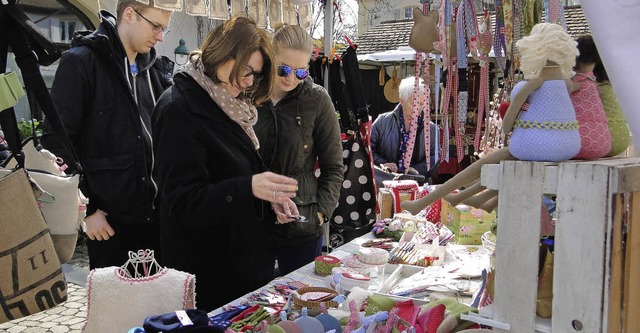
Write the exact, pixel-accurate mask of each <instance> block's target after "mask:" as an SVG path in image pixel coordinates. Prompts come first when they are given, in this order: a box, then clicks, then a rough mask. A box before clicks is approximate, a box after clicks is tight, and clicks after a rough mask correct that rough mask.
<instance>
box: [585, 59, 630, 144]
mask: <svg viewBox="0 0 640 333" xmlns="http://www.w3.org/2000/svg"><path fill="white" fill-rule="evenodd" d="M593 74H594V75H595V77H596V82H597V83H598V93H599V95H600V100H601V101H602V106H603V107H604V113H605V114H606V115H607V125H608V126H609V133H610V134H611V150H610V151H609V153H607V156H617V155H620V154H622V153H623V152H624V151H625V150H627V148H628V147H629V144H630V143H631V131H630V130H629V124H627V120H626V119H625V117H624V113H623V112H622V108H621V107H620V103H618V97H616V92H615V91H614V90H613V86H612V85H611V82H609V76H608V75H607V71H606V70H605V68H604V65H603V64H602V61H601V60H600V59H598V61H597V62H596V65H595V67H594V68H593Z"/></svg>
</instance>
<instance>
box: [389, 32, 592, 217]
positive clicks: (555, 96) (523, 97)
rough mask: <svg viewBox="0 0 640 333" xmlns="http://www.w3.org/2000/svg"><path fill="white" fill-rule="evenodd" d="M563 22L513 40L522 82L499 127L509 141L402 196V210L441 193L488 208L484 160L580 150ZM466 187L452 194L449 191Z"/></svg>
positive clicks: (491, 197) (491, 199)
mask: <svg viewBox="0 0 640 333" xmlns="http://www.w3.org/2000/svg"><path fill="white" fill-rule="evenodd" d="M576 44H577V43H576V41H574V40H573V39H572V38H571V36H569V34H567V32H566V31H565V30H564V28H562V26H560V25H558V24H555V23H539V24H536V25H535V26H534V27H533V29H532V30H531V35H529V36H527V37H524V38H522V39H521V40H519V41H518V42H516V46H517V47H518V50H519V51H520V53H521V54H522V57H521V61H520V64H521V66H520V69H521V70H522V72H523V74H524V78H525V80H524V81H521V82H518V83H517V84H516V86H515V87H514V89H513V91H512V94H511V103H510V105H509V108H508V110H507V112H506V114H505V117H504V120H503V132H504V133H509V132H511V130H512V129H513V132H512V133H511V139H510V141H509V145H508V146H507V147H504V148H502V149H499V150H496V151H494V152H492V153H490V154H488V155H486V156H485V157H483V158H481V159H479V160H477V161H476V162H474V163H473V164H471V165H470V166H469V167H467V168H466V169H464V170H463V171H461V172H460V173H458V174H457V175H455V176H454V177H453V178H451V179H450V180H448V181H447V182H445V183H444V184H442V185H440V186H438V187H436V189H435V190H434V191H432V192H431V193H429V194H427V195H426V196H424V197H422V198H420V199H417V200H412V201H404V202H402V204H401V206H402V208H403V209H406V210H408V211H410V212H411V213H412V214H417V213H418V212H420V211H421V210H422V209H424V208H425V207H427V206H428V205H430V204H432V203H434V202H435V201H437V200H438V199H440V198H445V200H447V201H448V202H450V203H451V204H452V205H457V204H458V203H460V202H464V203H465V204H467V205H470V206H473V207H477V208H481V209H484V210H486V211H492V210H494V209H495V207H496V206H497V203H498V200H497V191H496V190H486V189H485V187H484V186H482V185H480V182H479V180H480V171H481V169H482V165H484V164H493V163H498V162H500V161H503V160H513V159H521V160H527V161H549V162H560V161H563V160H568V159H571V158H573V157H574V156H575V155H576V154H577V153H578V151H579V150H580V134H579V132H578V123H577V120H576V117H575V112H574V110H573V106H572V104H571V100H570V97H569V87H570V85H571V82H570V80H569V79H570V77H571V76H572V74H573V71H572V69H573V66H574V65H575V61H576V59H575V58H576V56H577V55H578V49H577V47H576ZM462 187H465V189H464V190H462V191H460V192H458V193H456V194H452V191H454V190H457V189H459V188H462Z"/></svg>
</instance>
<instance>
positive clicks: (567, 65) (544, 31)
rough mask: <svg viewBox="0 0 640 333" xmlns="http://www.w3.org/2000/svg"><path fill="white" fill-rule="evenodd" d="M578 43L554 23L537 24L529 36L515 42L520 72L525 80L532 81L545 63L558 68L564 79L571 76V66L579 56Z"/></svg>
mask: <svg viewBox="0 0 640 333" xmlns="http://www.w3.org/2000/svg"><path fill="white" fill-rule="evenodd" d="M577 45H578V43H577V42H576V41H575V40H573V38H571V36H569V34H568V33H567V32H566V31H565V30H564V28H563V27H562V26H560V25H558V24H555V23H538V24H536V25H535V26H534V27H533V29H531V34H530V35H529V36H526V37H524V38H522V39H520V40H519V41H517V42H516V47H518V50H519V51H520V54H521V55H522V56H521V58H520V70H522V73H523V74H524V77H525V79H533V78H536V77H538V76H539V75H540V72H541V71H542V69H543V68H544V66H545V65H547V61H550V62H553V63H554V64H557V65H558V67H560V71H561V72H562V74H563V75H565V76H566V78H569V77H571V76H572V75H573V66H574V65H575V64H576V56H577V55H578V54H579V52H578V48H577Z"/></svg>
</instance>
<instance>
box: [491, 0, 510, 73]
mask: <svg viewBox="0 0 640 333" xmlns="http://www.w3.org/2000/svg"><path fill="white" fill-rule="evenodd" d="M495 1H496V3H495V8H496V22H495V24H494V27H495V28H494V29H495V30H494V32H493V53H494V57H495V58H496V63H497V64H498V66H499V67H500V69H501V70H502V72H504V71H505V69H506V59H505V57H506V54H507V44H506V40H505V36H504V30H505V28H504V12H503V10H502V0H495Z"/></svg>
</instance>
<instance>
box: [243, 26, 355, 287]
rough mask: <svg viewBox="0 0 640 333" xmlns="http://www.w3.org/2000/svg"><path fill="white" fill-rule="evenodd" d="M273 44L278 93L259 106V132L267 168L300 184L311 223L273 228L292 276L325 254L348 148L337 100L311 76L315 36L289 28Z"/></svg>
mask: <svg viewBox="0 0 640 333" xmlns="http://www.w3.org/2000/svg"><path fill="white" fill-rule="evenodd" d="M273 44H274V48H275V66H276V76H275V82H274V86H273V91H272V92H271V95H270V99H269V100H267V101H266V102H265V103H263V104H262V105H261V106H260V107H258V123H257V124H256V125H255V126H254V128H255V131H256V135H257V136H258V138H259V140H260V154H261V155H262V157H263V160H264V161H265V163H266V164H267V168H269V169H270V170H271V171H273V172H275V173H278V174H282V175H286V176H289V177H292V178H295V179H296V180H297V181H298V186H299V189H298V192H297V195H296V197H295V198H293V201H294V202H295V203H296V205H297V207H298V210H299V212H300V215H302V216H305V217H306V218H307V220H308V222H298V221H295V222H291V223H287V224H272V225H271V231H272V234H273V236H274V237H275V241H276V257H277V261H278V268H279V273H280V274H281V275H286V274H288V273H289V272H291V271H294V270H295V269H297V268H299V267H302V266H304V265H305V264H308V263H310V262H312V261H313V260H314V259H315V257H317V256H318V255H320V253H321V251H322V227H321V226H322V224H323V223H325V222H326V221H328V218H329V217H331V215H332V214H333V210H334V209H335V208H336V205H337V203H338V197H339V196H340V188H341V186H342V180H343V171H342V166H343V163H342V143H341V139H340V127H339V124H338V117H337V114H336V112H335V109H334V107H333V103H332V102H331V98H330V97H329V94H328V93H327V91H326V90H325V89H324V88H323V87H322V86H320V85H317V84H314V83H313V80H312V79H311V77H309V70H308V66H309V59H310V57H311V52H312V49H313V44H312V40H311V37H310V36H309V34H308V33H307V32H306V31H305V30H304V29H302V28H301V27H299V26H297V25H287V24H285V25H282V26H279V27H277V28H276V30H275V32H274V35H273ZM316 162H317V163H318V166H319V169H320V170H321V171H320V172H319V176H317V175H316V172H315V166H316Z"/></svg>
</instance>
